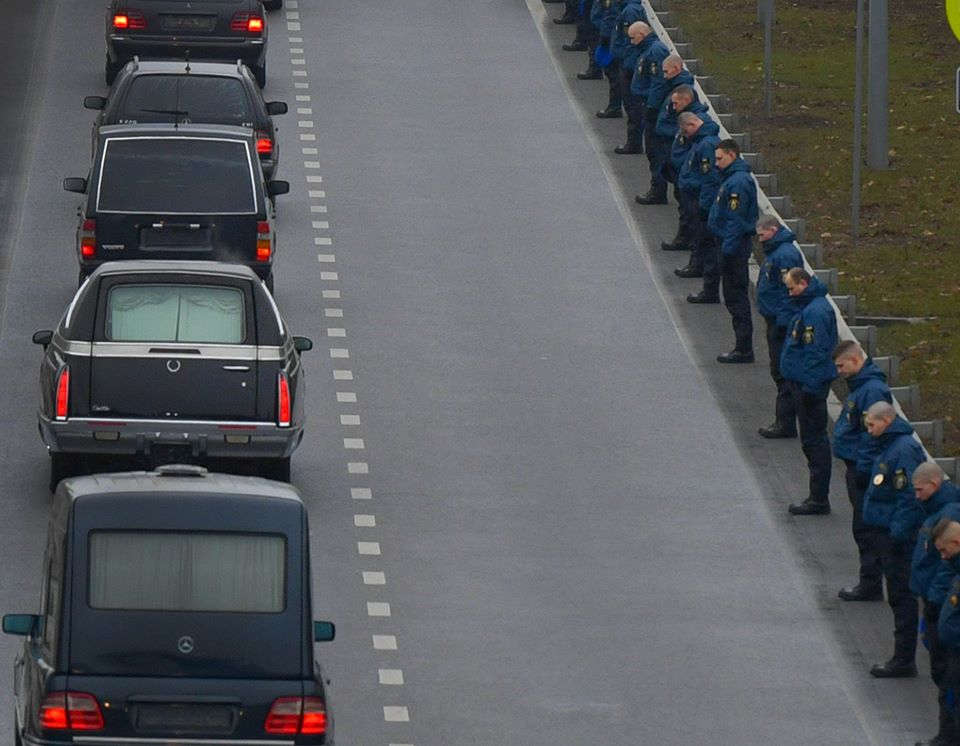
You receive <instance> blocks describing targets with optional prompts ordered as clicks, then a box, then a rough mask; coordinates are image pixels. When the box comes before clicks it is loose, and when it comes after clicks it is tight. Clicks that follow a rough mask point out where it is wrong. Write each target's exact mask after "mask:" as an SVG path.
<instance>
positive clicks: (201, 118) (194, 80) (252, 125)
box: [83, 60, 287, 179]
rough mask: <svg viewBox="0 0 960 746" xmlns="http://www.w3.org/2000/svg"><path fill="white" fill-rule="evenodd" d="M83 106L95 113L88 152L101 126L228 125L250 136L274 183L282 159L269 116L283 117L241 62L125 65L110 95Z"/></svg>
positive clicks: (284, 110)
mask: <svg viewBox="0 0 960 746" xmlns="http://www.w3.org/2000/svg"><path fill="white" fill-rule="evenodd" d="M83 105H84V106H85V107H86V108H88V109H94V110H99V111H100V113H99V114H98V115H97V118H96V121H95V122H94V124H93V137H92V148H91V150H92V151H96V148H97V138H98V135H99V132H100V127H102V126H104V125H111V124H138V123H146V124H157V123H164V122H167V123H178V124H190V123H192V122H196V123H199V124H230V125H235V126H238V127H247V128H249V129H252V130H253V131H254V136H255V137H256V143H257V155H258V156H259V157H260V165H261V166H262V167H263V173H264V175H265V176H266V177H267V178H268V179H270V178H273V175H274V173H275V172H276V169H277V163H278V162H279V158H280V150H279V145H278V143H277V135H276V130H275V128H274V125H273V119H272V118H271V117H273V116H276V115H278V114H286V113H287V105H286V103H284V102H283V101H264V100H263V95H262V94H261V93H260V89H259V87H258V86H257V83H256V81H255V80H254V79H253V75H252V74H251V73H250V69H249V68H248V67H247V66H246V65H244V64H243V63H241V62H240V61H239V60H238V61H237V62H236V63H235V64H228V63H224V62H179V61H172V60H167V61H158V60H153V61H146V60H144V61H141V60H134V61H132V62H129V63H128V64H127V65H126V66H125V67H124V68H123V70H122V71H121V72H120V74H119V75H118V76H117V79H116V81H115V82H114V84H113V88H111V89H110V95H109V96H108V97H106V98H104V97H103V96H87V97H86V98H84V99H83Z"/></svg>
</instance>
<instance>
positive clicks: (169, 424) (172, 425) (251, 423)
mask: <svg viewBox="0 0 960 746" xmlns="http://www.w3.org/2000/svg"><path fill="white" fill-rule="evenodd" d="M47 421H48V422H50V424H51V425H53V426H54V427H56V425H57V422H56V421H52V420H47ZM77 422H110V423H114V422H122V423H123V424H124V425H125V426H127V425H130V426H132V427H134V428H138V427H139V428H140V429H141V430H142V429H144V428H143V427H142V426H144V425H149V426H150V427H151V428H153V427H159V428H161V429H164V430H166V431H169V432H179V431H178V429H177V426H178V425H200V426H203V427H207V428H216V427H220V426H221V425H230V426H234V425H240V426H243V427H256V428H268V429H270V430H279V429H280V426H279V425H278V424H277V423H276V422H263V421H261V420H177V419H169V420H148V419H142V420H141V419H130V418H129V417H111V416H110V413H109V412H104V413H103V414H101V415H100V416H99V417H70V418H69V419H67V420H63V421H62V424H64V425H69V424H70V423H77ZM103 427H105V428H107V429H108V430H109V429H110V428H111V427H112V425H104V426H103ZM284 429H286V428H284Z"/></svg>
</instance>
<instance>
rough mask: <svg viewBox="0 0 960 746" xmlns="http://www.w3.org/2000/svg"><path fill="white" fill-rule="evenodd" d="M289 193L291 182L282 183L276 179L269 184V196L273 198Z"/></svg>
mask: <svg viewBox="0 0 960 746" xmlns="http://www.w3.org/2000/svg"><path fill="white" fill-rule="evenodd" d="M289 191H290V182H289V181H280V180H278V179H274V180H273V181H268V182H267V194H269V195H270V196H271V197H276V196H277V195H278V194H286V193H287V192H289Z"/></svg>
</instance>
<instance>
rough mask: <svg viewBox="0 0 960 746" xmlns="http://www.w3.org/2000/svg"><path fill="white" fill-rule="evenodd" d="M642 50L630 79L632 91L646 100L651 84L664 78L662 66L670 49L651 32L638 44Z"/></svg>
mask: <svg viewBox="0 0 960 746" xmlns="http://www.w3.org/2000/svg"><path fill="white" fill-rule="evenodd" d="M637 48H638V49H639V50H640V52H639V56H638V57H637V66H636V68H635V70H634V73H633V79H632V80H631V81H630V93H632V94H633V95H634V96H639V97H641V98H643V99H644V101H646V98H647V93H649V92H650V84H651V83H652V82H653V81H654V80H655V79H657V78H662V77H663V73H662V72H661V70H660V66H661V65H662V64H663V61H664V60H665V59H667V57H669V56H670V50H669V49H667V45H666V44H664V43H663V42H662V41H660V39H658V38H657V37H656V35H655V34H654V33H653V32H651V33H650V35H649V36H647V38H646V39H644V40H643V41H642V42H640V43H639V44H637Z"/></svg>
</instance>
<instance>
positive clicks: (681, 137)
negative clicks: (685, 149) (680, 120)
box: [677, 134, 687, 145]
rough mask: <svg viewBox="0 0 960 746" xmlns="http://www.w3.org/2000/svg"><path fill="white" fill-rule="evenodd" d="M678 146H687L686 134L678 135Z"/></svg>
mask: <svg viewBox="0 0 960 746" xmlns="http://www.w3.org/2000/svg"><path fill="white" fill-rule="evenodd" d="M677 144H678V145H686V144H687V136H686V135H684V134H678V135H677Z"/></svg>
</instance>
